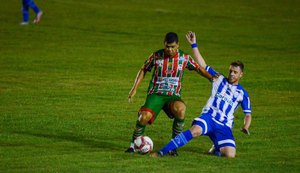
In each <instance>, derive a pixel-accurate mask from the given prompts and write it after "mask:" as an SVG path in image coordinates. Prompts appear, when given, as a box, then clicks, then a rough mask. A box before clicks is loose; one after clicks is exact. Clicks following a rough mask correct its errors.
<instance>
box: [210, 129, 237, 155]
mask: <svg viewBox="0 0 300 173" xmlns="http://www.w3.org/2000/svg"><path fill="white" fill-rule="evenodd" d="M212 137H213V138H212ZM211 139H212V141H213V142H214V145H215V147H216V149H217V150H220V151H221V148H223V150H224V151H225V152H224V154H225V155H226V156H227V155H228V157H232V156H234V155H235V147H236V146H235V140H234V137H233V134H232V131H231V128H230V127H228V126H226V125H219V124H217V123H216V124H215V127H214V131H213V135H212V136H211ZM221 153H222V152H221Z"/></svg>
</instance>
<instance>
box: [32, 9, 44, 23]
mask: <svg viewBox="0 0 300 173" xmlns="http://www.w3.org/2000/svg"><path fill="white" fill-rule="evenodd" d="M42 15H43V12H42V11H40V12H39V13H38V14H37V15H36V17H35V19H34V20H33V23H34V24H38V23H40V21H41V17H42Z"/></svg>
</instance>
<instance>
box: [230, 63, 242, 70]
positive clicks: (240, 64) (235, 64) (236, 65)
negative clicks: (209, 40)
mask: <svg viewBox="0 0 300 173" xmlns="http://www.w3.org/2000/svg"><path fill="white" fill-rule="evenodd" d="M230 65H232V66H235V67H240V69H241V70H242V71H244V64H243V63H242V62H241V61H234V62H232V63H231V64H230Z"/></svg>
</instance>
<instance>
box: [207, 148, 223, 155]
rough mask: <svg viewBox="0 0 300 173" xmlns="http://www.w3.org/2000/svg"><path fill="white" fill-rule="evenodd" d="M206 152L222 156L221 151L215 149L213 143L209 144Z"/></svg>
mask: <svg viewBox="0 0 300 173" xmlns="http://www.w3.org/2000/svg"><path fill="white" fill-rule="evenodd" d="M208 153H209V154H213V155H215V156H218V157H222V154H221V152H220V151H217V150H216V148H215V145H212V146H211V148H210V149H209V150H208Z"/></svg>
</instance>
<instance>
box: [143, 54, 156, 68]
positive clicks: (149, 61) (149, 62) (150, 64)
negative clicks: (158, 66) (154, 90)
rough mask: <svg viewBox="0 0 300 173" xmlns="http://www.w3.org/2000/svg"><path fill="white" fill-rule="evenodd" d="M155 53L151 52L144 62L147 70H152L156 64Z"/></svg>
mask: <svg viewBox="0 0 300 173" xmlns="http://www.w3.org/2000/svg"><path fill="white" fill-rule="evenodd" d="M154 59H155V53H153V54H151V55H150V56H149V58H148V59H147V60H146V61H145V62H144V66H143V68H144V69H145V70H147V71H151V70H152V68H153V66H154Z"/></svg>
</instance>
